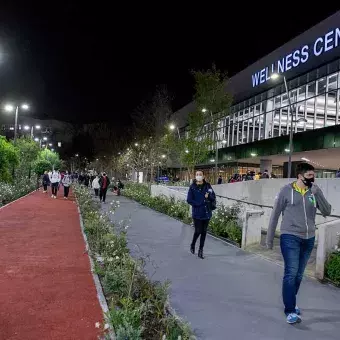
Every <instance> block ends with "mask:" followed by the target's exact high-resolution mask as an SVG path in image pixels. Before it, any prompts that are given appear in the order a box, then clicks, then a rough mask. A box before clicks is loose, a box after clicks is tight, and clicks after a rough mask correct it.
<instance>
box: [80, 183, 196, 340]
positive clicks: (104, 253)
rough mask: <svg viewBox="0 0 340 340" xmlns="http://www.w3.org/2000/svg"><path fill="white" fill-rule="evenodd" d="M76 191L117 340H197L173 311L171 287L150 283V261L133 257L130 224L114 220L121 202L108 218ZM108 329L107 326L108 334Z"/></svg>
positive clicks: (87, 195)
mask: <svg viewBox="0 0 340 340" xmlns="http://www.w3.org/2000/svg"><path fill="white" fill-rule="evenodd" d="M74 192H75V194H76V197H77V201H78V205H79V208H80V211H81V216H82V219H83V223H84V229H85V233H86V235H87V239H88V243H89V247H90V250H89V254H90V256H91V257H92V258H93V259H94V262H95V267H96V272H97V274H98V276H99V278H100V280H101V283H102V286H103V290H104V294H105V296H106V299H107V302H108V306H109V313H108V322H109V323H110V324H111V325H112V327H113V328H114V330H115V333H116V340H125V339H129V340H139V339H147V340H151V339H166V340H178V339H179V338H180V339H182V340H189V339H191V338H192V332H191V330H190V328H189V327H188V325H187V324H185V323H183V322H182V321H181V320H179V319H178V318H177V317H175V316H173V315H171V314H170V313H169V310H168V307H167V303H168V287H169V284H168V283H160V282H153V281H151V280H149V279H148V277H147V275H146V274H145V271H144V266H145V259H143V258H141V259H135V258H133V257H132V256H131V255H130V253H129V249H128V247H127V240H126V232H125V231H126V228H128V226H127V225H124V224H123V225H121V224H119V225H114V224H113V223H112V222H111V221H110V218H109V215H110V214H112V213H114V210H115V209H116V208H119V202H118V201H117V202H113V203H111V206H110V209H109V210H110V211H109V213H108V215H104V214H103V213H101V212H100V207H99V205H98V203H95V202H94V201H93V200H92V198H91V195H90V193H89V190H88V189H87V188H84V187H80V186H75V187H74ZM106 328H107V327H106V325H103V332H104V333H105V329H106Z"/></svg>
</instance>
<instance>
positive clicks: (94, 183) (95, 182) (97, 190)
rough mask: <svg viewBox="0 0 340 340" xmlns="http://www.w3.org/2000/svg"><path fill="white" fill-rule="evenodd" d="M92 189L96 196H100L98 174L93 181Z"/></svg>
mask: <svg viewBox="0 0 340 340" xmlns="http://www.w3.org/2000/svg"><path fill="white" fill-rule="evenodd" d="M92 189H93V190H94V196H95V197H98V194H99V189H100V185H99V177H98V176H96V177H95V178H94V179H93V181H92Z"/></svg>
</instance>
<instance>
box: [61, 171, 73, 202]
mask: <svg viewBox="0 0 340 340" xmlns="http://www.w3.org/2000/svg"><path fill="white" fill-rule="evenodd" d="M61 182H62V184H63V186H64V199H65V200H67V199H68V194H69V192H70V185H71V183H72V179H71V176H70V175H69V173H68V171H66V172H65V174H64V177H63V179H62V181H61Z"/></svg>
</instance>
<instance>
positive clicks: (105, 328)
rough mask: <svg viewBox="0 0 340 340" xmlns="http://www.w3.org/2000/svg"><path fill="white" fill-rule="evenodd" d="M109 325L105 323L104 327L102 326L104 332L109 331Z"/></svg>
mask: <svg viewBox="0 0 340 340" xmlns="http://www.w3.org/2000/svg"><path fill="white" fill-rule="evenodd" d="M109 327H110V326H109V324H108V323H106V324H105V325H104V330H105V331H106V330H107V329H109Z"/></svg>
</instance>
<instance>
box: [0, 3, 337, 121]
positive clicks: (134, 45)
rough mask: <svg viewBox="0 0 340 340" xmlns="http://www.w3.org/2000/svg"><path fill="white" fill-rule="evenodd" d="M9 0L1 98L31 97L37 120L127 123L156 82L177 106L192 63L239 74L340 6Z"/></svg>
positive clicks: (1, 35) (0, 7)
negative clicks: (168, 93) (153, 4)
mask: <svg viewBox="0 0 340 340" xmlns="http://www.w3.org/2000/svg"><path fill="white" fill-rule="evenodd" d="M8 3H9V4H8V5H6V4H4V1H2V2H1V4H0V56H1V59H0V60H1V63H0V79H1V81H0V100H1V103H4V102H5V101H6V100H8V99H11V98H13V99H18V100H19V99H25V100H28V101H29V102H30V103H31V104H32V106H33V110H32V112H31V114H32V115H34V116H36V117H41V118H44V117H46V118H47V117H50V118H55V119H59V120H68V121H73V122H78V123H86V122H98V121H111V122H114V123H116V124H115V125H117V126H119V127H121V128H124V127H125V126H128V125H129V124H130V118H129V114H130V113H131V112H132V111H133V110H134V108H135V107H136V106H137V105H138V104H139V103H140V102H141V101H142V100H143V99H146V98H148V97H150V96H151V95H152V93H153V91H154V89H155V87H156V85H161V84H166V85H167V88H168V90H169V92H170V93H171V95H172V96H173V97H174V100H173V109H174V110H176V109H178V108H180V107H181V106H183V105H185V104H186V103H188V102H189V101H190V100H191V98H192V94H193V82H192V77H191V75H190V73H189V70H190V69H206V68H208V67H210V66H211V64H212V63H213V62H215V63H216V64H217V67H218V68H221V69H223V70H227V71H228V74H229V75H233V74H235V73H236V72H238V71H240V70H242V69H243V68H245V67H246V66H248V65H249V64H251V63H252V62H254V61H256V60H257V59H259V58H260V57H262V56H264V55H266V54H268V53H269V52H271V51H272V50H274V49H275V48H277V47H279V46H280V45H282V44H284V43H285V42H287V41H288V40H290V39H291V38H293V37H295V36H296V35H298V34H299V33H302V32H303V31H304V30H306V29H308V28H309V27H311V26H313V25H314V24H316V23H318V22H319V21H321V20H323V19H325V18H326V17H327V16H329V15H331V14H333V13H334V12H335V11H336V10H338V9H340V8H337V7H340V6H334V5H333V6H332V5H329V4H328V3H327V6H325V7H323V6H318V8H317V9H312V8H310V10H308V9H306V6H307V5H306V3H305V8H303V7H302V6H301V8H298V7H296V6H295V5H294V8H292V6H290V5H289V6H288V3H287V6H285V5H283V4H282V5H281V6H280V5H279V4H277V5H275V6H274V5H273V4H272V5H270V6H271V8H268V6H262V5H261V6H260V7H259V6H258V7H254V6H253V7H252V8H250V7H248V5H246V3H245V2H242V4H241V6H239V9H237V7H238V6H237V5H235V6H234V5H233V8H231V5H227V4H225V6H224V7H221V5H218V4H217V2H216V4H215V5H214V4H213V2H210V3H209V6H208V4H207V3H205V4H206V6H205V7H200V6H199V5H198V4H197V2H196V3H195V4H194V5H191V6H189V5H183V4H182V5H175V4H174V3H170V2H168V3H166V2H161V3H159V4H158V6H156V7H149V8H147V7H146V6H147V5H146V4H144V3H143V4H142V5H138V6H137V7H136V5H134V4H133V3H132V2H131V3H127V6H126V8H123V7H122V5H117V4H115V2H107V3H108V4H107V5H102V4H101V5H100V3H103V2H100V1H97V2H96V1H91V2H89V3H90V5H85V4H84V2H80V1H79V2H75V1H65V2H63V1H54V2H53V1H52V2H51V1H44V2H41V3H40V2H35V1H30V2H29V1H25V2H24V1H22V2H19V1H10V2H8ZM274 7H275V9H274ZM289 7H290V8H292V9H291V10H290V11H288V8H289ZM311 7H313V6H312V5H311ZM279 8H281V9H280V10H282V12H280V10H279ZM245 10H247V13H243V12H244V11H245ZM309 12H312V13H309ZM285 25H286V26H285Z"/></svg>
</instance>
